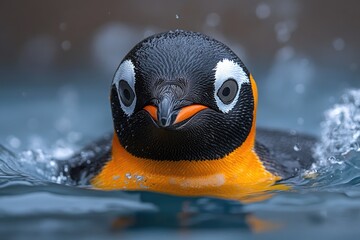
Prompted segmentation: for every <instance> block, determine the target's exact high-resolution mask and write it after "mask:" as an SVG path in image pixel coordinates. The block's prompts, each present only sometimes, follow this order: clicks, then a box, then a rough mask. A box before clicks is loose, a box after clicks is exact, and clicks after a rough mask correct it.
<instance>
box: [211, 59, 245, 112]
mask: <svg viewBox="0 0 360 240" xmlns="http://www.w3.org/2000/svg"><path fill="white" fill-rule="evenodd" d="M214 70H215V82H214V85H215V86H214V88H215V92H214V97H215V102H216V105H217V106H218V108H219V110H220V111H222V112H223V113H228V112H229V111H230V110H232V109H233V107H234V106H235V105H236V103H237V101H238V98H239V95H240V90H241V86H242V84H244V83H247V84H250V80H249V78H248V76H247V75H246V73H245V72H244V70H243V69H242V67H241V66H240V65H239V64H237V63H236V62H234V61H233V60H229V59H223V60H221V61H219V62H218V63H217V64H216V67H215V68H214Z"/></svg>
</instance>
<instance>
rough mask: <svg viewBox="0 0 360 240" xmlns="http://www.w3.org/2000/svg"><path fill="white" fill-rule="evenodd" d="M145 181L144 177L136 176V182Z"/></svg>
mask: <svg viewBox="0 0 360 240" xmlns="http://www.w3.org/2000/svg"><path fill="white" fill-rule="evenodd" d="M143 180H144V177H143V176H136V181H138V182H139V181H143Z"/></svg>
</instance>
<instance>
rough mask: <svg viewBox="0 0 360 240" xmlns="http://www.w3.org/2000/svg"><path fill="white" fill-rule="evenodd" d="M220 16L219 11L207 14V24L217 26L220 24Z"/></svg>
mask: <svg viewBox="0 0 360 240" xmlns="http://www.w3.org/2000/svg"><path fill="white" fill-rule="evenodd" d="M220 20H221V19H220V16H219V14H217V13H210V14H208V15H207V16H206V24H207V25H208V26H209V27H216V26H218V25H219V24H220Z"/></svg>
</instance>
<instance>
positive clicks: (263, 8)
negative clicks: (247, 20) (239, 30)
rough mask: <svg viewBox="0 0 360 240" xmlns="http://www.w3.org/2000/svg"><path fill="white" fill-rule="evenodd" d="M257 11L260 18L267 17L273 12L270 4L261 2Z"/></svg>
mask: <svg viewBox="0 0 360 240" xmlns="http://www.w3.org/2000/svg"><path fill="white" fill-rule="evenodd" d="M255 13H256V16H257V17H258V18H260V19H266V18H268V17H269V16H270V14H271V9H270V6H269V5H268V4H266V3H260V4H259V5H257V7H256V11H255Z"/></svg>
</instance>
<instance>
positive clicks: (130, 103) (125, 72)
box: [113, 60, 136, 116]
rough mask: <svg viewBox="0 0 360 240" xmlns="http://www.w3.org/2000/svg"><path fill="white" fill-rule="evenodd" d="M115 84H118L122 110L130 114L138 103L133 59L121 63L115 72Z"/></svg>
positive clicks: (117, 88)
mask: <svg viewBox="0 0 360 240" xmlns="http://www.w3.org/2000/svg"><path fill="white" fill-rule="evenodd" d="M113 84H115V86H116V90H117V93H118V96H119V101H120V105H121V108H122V110H123V111H124V112H125V114H126V115H128V116H130V115H131V114H132V113H133V112H134V109H135V105H136V92H135V66H134V64H133V63H132V62H131V60H126V61H124V62H123V63H121V65H120V66H119V68H118V70H117V71H116V73H115V77H114V80H113Z"/></svg>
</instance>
